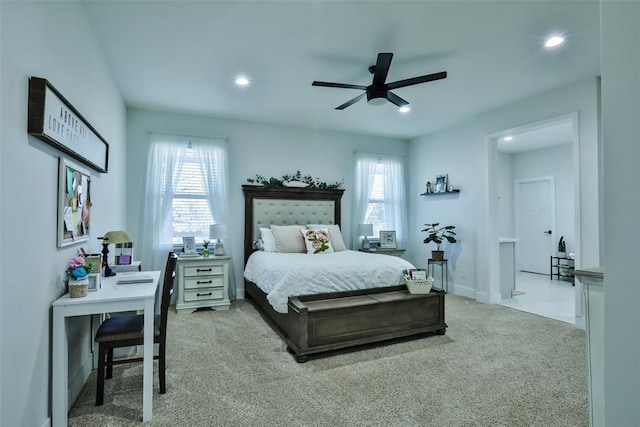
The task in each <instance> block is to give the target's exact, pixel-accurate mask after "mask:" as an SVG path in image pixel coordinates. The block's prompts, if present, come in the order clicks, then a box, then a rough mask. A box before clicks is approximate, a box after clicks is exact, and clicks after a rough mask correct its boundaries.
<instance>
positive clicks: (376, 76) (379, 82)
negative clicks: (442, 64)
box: [311, 53, 447, 110]
mask: <svg viewBox="0 0 640 427" xmlns="http://www.w3.org/2000/svg"><path fill="white" fill-rule="evenodd" d="M392 59H393V53H379V54H378V60H377V61H376V65H372V66H370V67H369V72H370V73H371V74H373V81H372V82H371V84H370V85H369V86H362V85H352V84H346V83H330V82H319V81H314V82H313V83H312V84H311V85H312V86H325V87H337V88H341V89H358V90H364V91H365V92H364V93H362V94H360V95H358V96H356V97H355V98H352V99H350V100H349V101H347V102H345V103H344V104H342V105H338V106H337V107H336V110H344V109H345V108H347V107H349V106H350V105H353V104H355V103H356V102H358V101H360V100H361V99H362V98H364V97H365V95H366V96H367V102H369V103H370V104H373V105H382V104H384V103H385V100H387V101H389V102H391V103H392V104H395V105H397V106H398V107H402V106H405V105H409V103H408V102H407V101H405V100H404V99H402V98H400V97H399V96H398V95H396V94H395V93H393V92H391V90H392V89H398V88H401V87H405V86H411V85H417V84H419V83H426V82H430V81H433V80H440V79H444V78H446V77H447V72H446V71H442V72H439V73H434V74H427V75H425V76H419V77H413V78H410V79H405V80H398V81H397V82H393V83H385V80H386V79H387V74H388V73H389V67H390V66H391V60H392Z"/></svg>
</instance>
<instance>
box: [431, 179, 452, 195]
mask: <svg viewBox="0 0 640 427" xmlns="http://www.w3.org/2000/svg"><path fill="white" fill-rule="evenodd" d="M447 181H448V179H447V175H446V174H444V175H438V176H436V185H435V188H434V189H433V192H434V193H446V192H447V186H448V184H449V183H448V182H447Z"/></svg>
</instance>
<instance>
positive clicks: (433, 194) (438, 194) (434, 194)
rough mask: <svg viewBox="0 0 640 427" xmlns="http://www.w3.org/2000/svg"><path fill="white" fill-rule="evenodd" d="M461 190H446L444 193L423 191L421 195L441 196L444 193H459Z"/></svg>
mask: <svg viewBox="0 0 640 427" xmlns="http://www.w3.org/2000/svg"><path fill="white" fill-rule="evenodd" d="M459 192H460V190H453V191H445V192H443V193H421V194H420V195H421V196H440V195H442V194H457V193H459Z"/></svg>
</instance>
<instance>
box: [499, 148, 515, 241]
mask: <svg viewBox="0 0 640 427" xmlns="http://www.w3.org/2000/svg"><path fill="white" fill-rule="evenodd" d="M497 160H498V161H497V175H498V216H499V218H500V220H499V225H500V230H499V232H498V234H499V235H500V237H515V235H516V231H515V228H514V218H513V212H514V208H513V203H514V191H513V154H511V153H498V159H497Z"/></svg>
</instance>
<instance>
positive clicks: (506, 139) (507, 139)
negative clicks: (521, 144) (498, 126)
mask: <svg viewBox="0 0 640 427" xmlns="http://www.w3.org/2000/svg"><path fill="white" fill-rule="evenodd" d="M503 140H504V141H511V140H513V137H512V136H505V137H504V138H503Z"/></svg>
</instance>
